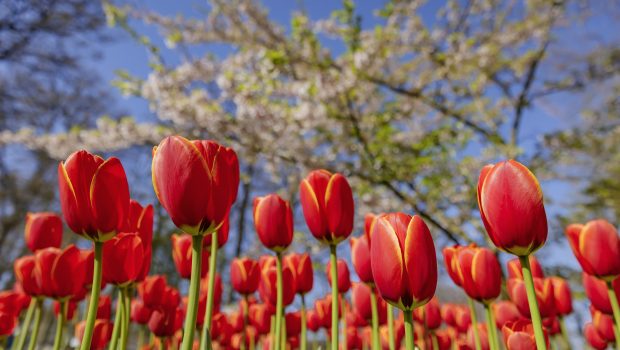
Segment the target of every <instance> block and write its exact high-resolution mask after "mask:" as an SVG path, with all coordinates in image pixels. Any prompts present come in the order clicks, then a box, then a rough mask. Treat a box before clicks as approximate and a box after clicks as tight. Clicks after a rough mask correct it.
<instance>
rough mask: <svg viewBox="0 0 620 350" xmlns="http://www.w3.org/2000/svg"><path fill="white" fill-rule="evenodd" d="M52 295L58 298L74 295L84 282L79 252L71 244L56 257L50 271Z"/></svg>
mask: <svg viewBox="0 0 620 350" xmlns="http://www.w3.org/2000/svg"><path fill="white" fill-rule="evenodd" d="M51 277H52V285H53V288H54V292H55V293H54V294H55V296H56V297H58V298H64V297H68V296H74V295H76V294H77V293H78V292H79V291H80V289H82V288H83V287H84V283H85V282H86V281H85V280H84V278H85V277H86V266H85V264H83V263H82V255H81V253H80V250H79V249H77V248H76V247H75V246H74V245H73V244H72V245H70V246H68V247H67V248H65V250H63V251H62V253H60V255H58V257H57V258H56V260H55V262H54V265H53V266H52V270H51Z"/></svg>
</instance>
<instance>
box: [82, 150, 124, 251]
mask: <svg viewBox="0 0 620 350" xmlns="http://www.w3.org/2000/svg"><path fill="white" fill-rule="evenodd" d="M90 203H91V208H92V216H93V219H94V222H95V224H96V226H97V228H98V229H99V231H100V233H102V234H105V233H109V232H111V233H113V234H115V233H116V232H117V231H118V230H119V229H121V228H122V227H123V226H124V225H125V220H127V216H126V215H127V213H128V211H129V185H128V184H127V176H126V175H125V169H123V165H122V164H121V161H120V160H118V158H114V157H112V158H110V159H108V160H106V161H105V162H104V163H103V164H101V166H100V167H99V169H97V171H96V172H95V175H94V176H93V180H92V183H91V185H90ZM106 238H107V239H109V238H111V236H110V237H105V236H103V237H102V236H100V237H99V238H98V239H101V240H102V241H105V240H106Z"/></svg>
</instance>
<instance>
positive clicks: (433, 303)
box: [413, 297, 441, 330]
mask: <svg viewBox="0 0 620 350" xmlns="http://www.w3.org/2000/svg"><path fill="white" fill-rule="evenodd" d="M413 317H414V318H415V320H416V321H417V322H419V323H421V324H423V325H424V326H425V327H426V328H427V329H431V330H434V329H437V328H439V327H441V311H440V306H439V299H437V297H433V298H432V299H431V300H430V301H429V302H428V303H427V304H426V305H424V306H422V307H420V308H417V309H415V310H414V311H413Z"/></svg>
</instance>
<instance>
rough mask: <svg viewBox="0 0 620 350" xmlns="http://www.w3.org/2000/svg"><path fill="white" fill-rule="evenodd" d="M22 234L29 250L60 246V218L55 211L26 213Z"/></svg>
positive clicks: (34, 250)
mask: <svg viewBox="0 0 620 350" xmlns="http://www.w3.org/2000/svg"><path fill="white" fill-rule="evenodd" d="M24 236H25V239H26V246H28V249H30V251H31V252H36V251H37V250H39V249H43V248H49V247H54V248H60V244H61V242H62V220H61V219H60V216H58V215H56V214H55V213H28V214H26V227H25V229H24Z"/></svg>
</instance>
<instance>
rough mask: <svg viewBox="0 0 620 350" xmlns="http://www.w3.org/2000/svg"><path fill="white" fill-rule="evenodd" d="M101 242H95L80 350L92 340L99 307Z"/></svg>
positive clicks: (85, 347)
mask: <svg viewBox="0 0 620 350" xmlns="http://www.w3.org/2000/svg"><path fill="white" fill-rule="evenodd" d="M102 251H103V242H95V264H94V267H93V268H94V271H93V283H92V288H91V291H90V300H89V301H88V314H87V315H86V325H85V327H84V337H83V338H82V345H81V346H80V350H88V349H90V343H91V341H92V339H93V328H94V327H95V320H96V319H97V306H98V305H99V292H101V267H102V264H103V256H102V255H103V254H102Z"/></svg>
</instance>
